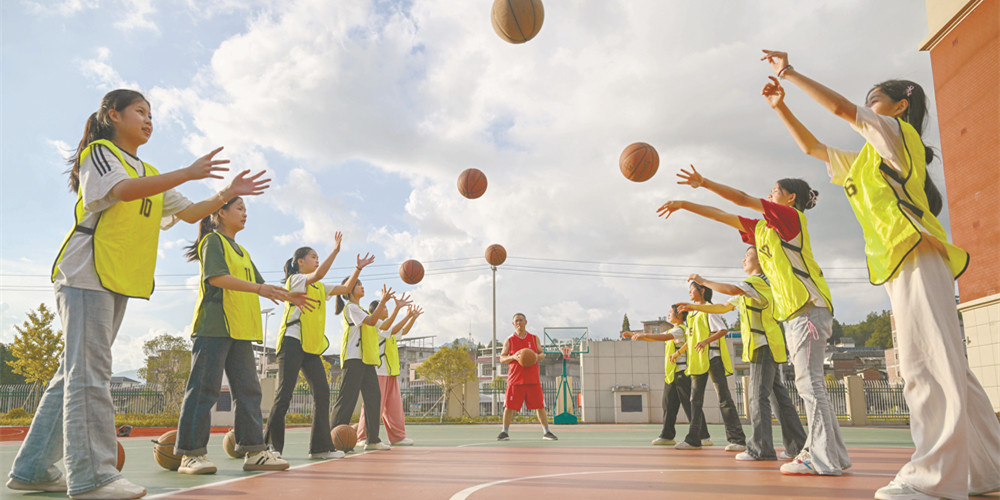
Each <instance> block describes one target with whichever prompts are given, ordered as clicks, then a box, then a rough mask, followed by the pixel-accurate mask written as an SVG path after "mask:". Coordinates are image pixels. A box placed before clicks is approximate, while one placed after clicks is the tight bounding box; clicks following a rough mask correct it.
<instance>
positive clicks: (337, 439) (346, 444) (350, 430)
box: [330, 424, 358, 453]
mask: <svg viewBox="0 0 1000 500" xmlns="http://www.w3.org/2000/svg"><path fill="white" fill-rule="evenodd" d="M330 437H331V438H333V447H334V448H336V449H338V450H340V451H342V452H344V453H347V452H349V451H351V450H353V449H354V446H355V445H357V444H358V430H357V429H355V428H354V427H352V426H350V425H347V424H342V425H338V426H336V427H334V428H333V430H332V431H330Z"/></svg>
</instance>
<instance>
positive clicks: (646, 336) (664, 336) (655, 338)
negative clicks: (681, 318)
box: [622, 332, 674, 342]
mask: <svg viewBox="0 0 1000 500" xmlns="http://www.w3.org/2000/svg"><path fill="white" fill-rule="evenodd" d="M622 338H625V339H631V340H633V341H636V340H645V341H646V342H667V341H670V342H673V340H674V336H673V335H671V334H669V333H644V332H636V333H630V332H622Z"/></svg>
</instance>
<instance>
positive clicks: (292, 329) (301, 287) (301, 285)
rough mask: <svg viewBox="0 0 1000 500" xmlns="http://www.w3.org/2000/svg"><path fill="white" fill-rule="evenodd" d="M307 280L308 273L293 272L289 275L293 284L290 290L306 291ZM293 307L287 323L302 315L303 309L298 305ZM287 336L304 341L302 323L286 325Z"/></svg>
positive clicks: (289, 279)
mask: <svg viewBox="0 0 1000 500" xmlns="http://www.w3.org/2000/svg"><path fill="white" fill-rule="evenodd" d="M306 281H307V279H306V275H304V274H293V275H291V276H289V277H288V282H289V284H290V285H291V286H289V289H290V291H292V292H305V291H306ZM291 308H292V310H291V311H289V312H288V321H286V322H285V323H286V324H287V323H291V322H293V321H295V320H297V319H299V317H300V316H302V309H299V307H298V306H291ZM285 336H286V337H290V338H293V339H299V342H301V341H302V323H295V324H294V325H291V326H286V327H285Z"/></svg>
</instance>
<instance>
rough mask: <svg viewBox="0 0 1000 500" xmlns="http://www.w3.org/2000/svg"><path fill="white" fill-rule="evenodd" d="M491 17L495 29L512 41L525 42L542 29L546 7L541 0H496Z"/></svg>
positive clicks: (502, 36) (506, 39)
mask: <svg viewBox="0 0 1000 500" xmlns="http://www.w3.org/2000/svg"><path fill="white" fill-rule="evenodd" d="M490 17H492V19H493V31H496V32H497V35H500V38H503V39H504V40H505V41H508V42H510V43H524V42H527V41H528V40H531V39H532V38H535V35H537V34H538V32H539V31H540V30H541V29H542V21H544V20H545V9H544V8H543V7H542V2H541V0H494V1H493V10H492V12H491V15H490Z"/></svg>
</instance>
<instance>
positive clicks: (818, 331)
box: [658, 165, 851, 476]
mask: <svg viewBox="0 0 1000 500" xmlns="http://www.w3.org/2000/svg"><path fill="white" fill-rule="evenodd" d="M677 176H678V177H680V179H681V180H680V182H678V183H679V184H687V185H689V186H691V187H693V188H698V187H704V188H706V189H708V190H709V191H712V192H713V193H716V194H718V195H719V196H721V197H723V198H725V199H727V200H729V201H731V202H733V203H735V204H737V205H740V206H743V207H746V208H750V209H753V210H756V211H758V212H761V213H762V214H763V216H764V218H763V219H747V218H744V217H738V216H736V215H733V214H730V213H727V212H724V211H722V210H719V209H717V208H714V207H709V206H705V205H699V204H697V203H691V202H689V201H668V202H666V203H664V204H663V206H661V207H660V208H659V210H658V212H659V214H660V215H661V216H662V217H664V218H667V217H669V216H670V214H672V213H673V212H675V211H677V210H681V209H684V210H688V211H691V212H694V213H696V214H698V215H701V216H703V217H707V218H709V219H713V220H716V221H719V222H722V223H724V224H727V225H729V226H731V227H733V228H735V229H736V230H738V231H740V235H741V236H742V238H743V241H744V242H745V243H748V244H751V245H754V246H755V247H756V248H757V256H758V260H759V261H760V265H761V268H762V269H763V271H764V274H765V275H766V276H767V278H768V280H769V281H770V283H771V290H772V292H773V298H774V307H773V310H774V319H776V320H778V321H781V322H783V324H784V326H785V339H786V345H787V346H788V350H789V354H790V356H791V360H792V366H794V367H795V387H796V388H797V389H798V392H799V396H800V397H801V398H802V402H803V403H804V404H805V408H806V421H807V422H808V425H809V435H808V437H807V439H806V444H805V447H804V448H803V449H802V451H801V452H800V453H799V454H798V456H797V457H795V459H794V460H792V461H791V462H789V463H786V464H784V465H782V466H781V472H782V473H783V474H792V475H823V476H839V475H840V474H841V471H843V470H844V469H846V468H848V467H850V466H851V460H850V457H848V455H847V447H846V446H844V439H843V437H841V434H840V424H839V423H838V422H837V415H836V413H834V410H833V403H832V402H831V400H830V394H829V393H828V392H827V389H826V380H825V378H824V374H823V358H824V357H825V355H826V342H827V340H828V339H829V338H830V335H831V333H832V331H833V302H832V300H831V299H830V289H829V287H827V284H826V280H825V279H824V278H823V271H822V270H821V269H820V268H819V265H818V264H816V261H815V260H814V259H813V256H812V243H811V242H810V240H809V230H808V227H807V225H806V218H805V215H803V214H802V211H803V210H806V209H809V208H812V207H813V206H815V204H816V197H817V193H816V191H814V190H812V189H810V188H809V184H807V183H806V182H805V181H803V180H802V179H781V180H779V181H778V182H777V183H775V185H774V187H773V188H772V189H771V194H769V195H768V198H767V199H766V200H765V199H761V198H755V197H753V196H750V195H748V194H746V193H744V192H743V191H739V190H737V189H734V188H732V187H729V186H726V185H724V184H719V183H718V182H715V181H712V180H709V179H707V178H705V177H702V175H701V174H699V173H698V171H697V170H696V169H695V168H694V166H693V165H692V166H691V171H690V172H688V171H686V170H681V173H680V174H677ZM688 365H689V366H690V360H689V361H688Z"/></svg>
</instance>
